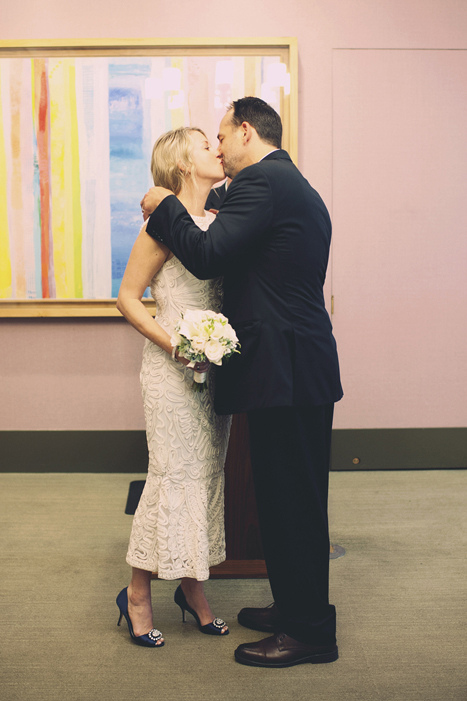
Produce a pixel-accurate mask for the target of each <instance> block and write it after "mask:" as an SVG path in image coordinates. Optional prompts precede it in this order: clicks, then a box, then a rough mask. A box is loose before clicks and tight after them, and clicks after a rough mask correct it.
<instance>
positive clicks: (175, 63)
mask: <svg viewBox="0 0 467 701" xmlns="http://www.w3.org/2000/svg"><path fill="white" fill-rule="evenodd" d="M170 65H171V67H172V68H178V70H179V71H180V74H181V84H180V90H181V91H182V92H183V91H184V90H185V75H184V71H183V59H182V58H172V59H171V62H170ZM186 97H187V96H186V95H185V99H186ZM171 98H172V99H175V100H177V98H178V93H177V92H176V91H174V90H172V94H171ZM170 118H171V123H172V129H178V128H179V127H184V126H185V109H184V104H183V105H180V107H176V108H175V109H171V110H170Z"/></svg>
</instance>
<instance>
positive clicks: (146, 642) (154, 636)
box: [117, 588, 164, 647]
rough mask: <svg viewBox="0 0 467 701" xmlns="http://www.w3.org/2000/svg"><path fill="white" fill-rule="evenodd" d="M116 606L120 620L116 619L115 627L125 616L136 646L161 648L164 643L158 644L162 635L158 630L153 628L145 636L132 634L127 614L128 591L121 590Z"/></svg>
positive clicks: (131, 626)
mask: <svg viewBox="0 0 467 701" xmlns="http://www.w3.org/2000/svg"><path fill="white" fill-rule="evenodd" d="M117 606H118V608H119V609H120V618H119V619H118V623H117V625H118V626H119V625H120V623H121V620H122V618H123V617H124V616H125V620H126V622H127V623H128V630H129V631H130V637H131V639H132V640H133V641H134V642H135V643H136V644H137V645H142V646H143V647H162V646H163V645H164V641H162V642H159V641H160V640H161V639H162V633H161V632H160V630H157V629H156V628H153V629H152V630H150V631H149V633H146V634H145V635H135V634H134V632H133V625H132V623H131V620H130V616H129V614H128V589H127V588H125V589H122V591H121V592H120V594H119V595H118V596H117Z"/></svg>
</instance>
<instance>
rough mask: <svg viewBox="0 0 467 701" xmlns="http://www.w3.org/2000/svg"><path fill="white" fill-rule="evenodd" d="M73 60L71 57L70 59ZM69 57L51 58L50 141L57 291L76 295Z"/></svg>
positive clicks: (58, 295)
mask: <svg viewBox="0 0 467 701" xmlns="http://www.w3.org/2000/svg"><path fill="white" fill-rule="evenodd" d="M71 60H72V59H71ZM69 61H70V59H57V60H55V61H52V60H51V61H50V63H49V65H50V73H49V89H50V136H51V139H50V142H51V149H50V150H51V181H52V237H53V254H54V272H55V285H56V294H57V297H59V298H64V299H70V298H73V297H74V287H75V285H74V265H73V251H74V243H73V229H72V224H73V213H72V206H71V203H72V194H73V188H72V184H71V177H70V144H69V123H70V115H69V104H68V103H69V100H68V99H67V98H68V95H69V86H68V82H69V81H68V65H67V64H68V63H69Z"/></svg>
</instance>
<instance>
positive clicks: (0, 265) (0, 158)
mask: <svg viewBox="0 0 467 701" xmlns="http://www.w3.org/2000/svg"><path fill="white" fill-rule="evenodd" d="M0 71H1V69H0ZM1 88H2V75H1V72H0V115H2V114H3V107H2V90H1ZM11 295H12V287H11V262H10V241H9V238H8V207H7V168H6V153H5V134H4V131H3V119H0V298H2V299H5V298H7V297H11Z"/></svg>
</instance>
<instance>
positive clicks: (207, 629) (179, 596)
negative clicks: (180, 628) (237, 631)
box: [174, 584, 229, 635]
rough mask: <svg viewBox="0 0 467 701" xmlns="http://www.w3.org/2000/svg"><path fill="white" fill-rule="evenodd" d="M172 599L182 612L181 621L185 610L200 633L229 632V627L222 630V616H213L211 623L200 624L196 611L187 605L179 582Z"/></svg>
mask: <svg viewBox="0 0 467 701" xmlns="http://www.w3.org/2000/svg"><path fill="white" fill-rule="evenodd" d="M174 601H175V603H176V604H177V605H178V606H180V609H181V612H182V618H183V622H184V623H185V611H188V613H191V615H192V616H193V618H194V619H195V621H196V622H197V624H198V628H199V630H200V631H201V632H202V633H205V634H206V635H228V634H229V629H228V628H227V630H226V631H225V633H223V632H222V629H223V628H225V627H226V624H225V622H224V621H223V620H222V618H215V619H214V620H213V621H212V623H206V625H204V626H202V625H201V622H200V620H199V616H198V614H197V613H196V611H195V610H194V609H192V608H191V606H188V603H187V600H186V597H185V594H184V593H183V589H182V585H181V584H179V585H178V587H177V589H176V590H175V594H174Z"/></svg>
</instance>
